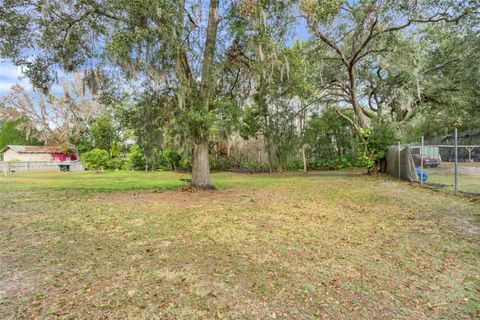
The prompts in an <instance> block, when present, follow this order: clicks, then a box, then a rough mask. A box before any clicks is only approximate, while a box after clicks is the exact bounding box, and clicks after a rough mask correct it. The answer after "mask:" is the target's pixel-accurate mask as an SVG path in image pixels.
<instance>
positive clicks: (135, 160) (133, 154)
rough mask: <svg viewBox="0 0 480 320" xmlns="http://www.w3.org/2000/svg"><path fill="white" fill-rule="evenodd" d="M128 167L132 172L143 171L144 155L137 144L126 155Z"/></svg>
mask: <svg viewBox="0 0 480 320" xmlns="http://www.w3.org/2000/svg"><path fill="white" fill-rule="evenodd" d="M127 161H128V167H129V168H130V169H133V170H145V164H146V161H145V154H144V153H143V150H142V148H140V146H139V145H138V144H134V145H133V146H132V147H131V148H130V152H129V153H128V154H127Z"/></svg>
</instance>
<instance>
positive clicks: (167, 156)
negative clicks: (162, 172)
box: [160, 148, 182, 171]
mask: <svg viewBox="0 0 480 320" xmlns="http://www.w3.org/2000/svg"><path fill="white" fill-rule="evenodd" d="M162 157H163V159H164V160H165V162H166V163H167V164H168V165H169V166H170V167H171V169H172V170H173V171H175V170H176V169H177V167H178V166H179V165H180V160H181V159H182V157H181V156H180V154H178V152H176V151H174V150H172V149H170V148H166V149H165V150H163V152H162ZM162 167H163V166H160V169H163V168H162Z"/></svg>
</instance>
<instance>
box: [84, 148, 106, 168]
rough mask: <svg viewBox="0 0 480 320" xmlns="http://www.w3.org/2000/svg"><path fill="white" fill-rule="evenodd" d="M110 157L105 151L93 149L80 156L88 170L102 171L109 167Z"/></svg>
mask: <svg viewBox="0 0 480 320" xmlns="http://www.w3.org/2000/svg"><path fill="white" fill-rule="evenodd" d="M108 161H109V155H108V152H107V151H105V150H100V149H93V150H90V151H88V152H85V153H83V154H82V155H81V156H80V162H81V163H82V164H83V165H84V166H85V167H86V168H87V169H100V168H105V167H107V165H108Z"/></svg>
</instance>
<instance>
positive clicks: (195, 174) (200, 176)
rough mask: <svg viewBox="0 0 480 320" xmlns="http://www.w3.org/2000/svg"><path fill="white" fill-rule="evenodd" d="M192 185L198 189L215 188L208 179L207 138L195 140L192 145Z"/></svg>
mask: <svg viewBox="0 0 480 320" xmlns="http://www.w3.org/2000/svg"><path fill="white" fill-rule="evenodd" d="M192 186H193V187H195V188H200V189H208V190H215V187H214V186H213V185H212V182H211V181H210V166H209V163H208V139H205V138H202V139H199V140H198V141H196V142H195V145H194V147H193V159H192Z"/></svg>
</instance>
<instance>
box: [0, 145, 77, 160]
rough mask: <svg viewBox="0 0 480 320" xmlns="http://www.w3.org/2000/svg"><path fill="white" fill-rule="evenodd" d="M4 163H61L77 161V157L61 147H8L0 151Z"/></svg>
mask: <svg viewBox="0 0 480 320" xmlns="http://www.w3.org/2000/svg"><path fill="white" fill-rule="evenodd" d="M0 154H2V155H3V161H5V162H9V161H30V162H35V161H54V160H56V161H60V162H64V161H65V160H68V159H69V160H72V161H74V160H77V155H75V154H71V153H69V152H68V149H67V148H65V147H61V146H15V145H7V146H6V147H5V148H3V149H2V150H1V151H0Z"/></svg>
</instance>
